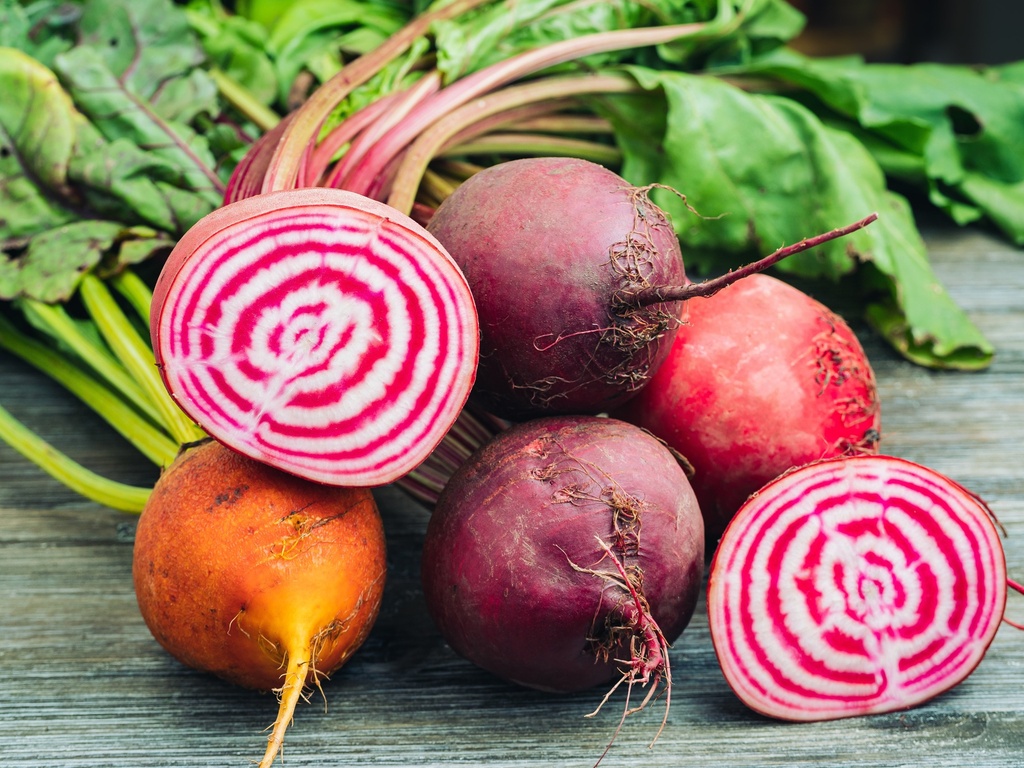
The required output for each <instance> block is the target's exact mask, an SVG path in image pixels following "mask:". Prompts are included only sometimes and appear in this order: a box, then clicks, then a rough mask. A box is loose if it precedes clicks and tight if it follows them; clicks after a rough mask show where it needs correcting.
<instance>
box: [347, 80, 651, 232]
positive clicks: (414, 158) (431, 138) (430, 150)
mask: <svg viewBox="0 0 1024 768" xmlns="http://www.w3.org/2000/svg"><path fill="white" fill-rule="evenodd" d="M636 88H637V84H636V81H635V80H633V79H632V78H630V77H627V76H624V75H611V74H609V75H589V74H588V75H566V76H563V77H557V78H556V77H551V78H547V79H542V80H537V81H533V82H529V83H526V84H524V85H520V86H515V87H509V88H506V89H504V90H502V91H499V92H497V93H493V94H490V95H488V96H485V97H481V98H480V99H477V100H476V101H472V102H470V103H468V104H465V105H464V106H462V107H460V108H457V109H453V110H452V111H450V112H449V113H448V114H447V115H445V116H444V117H441V118H440V119H438V120H437V121H436V122H433V123H432V124H431V126H430V128H428V129H427V130H425V131H423V132H422V134H421V135H420V136H419V138H417V139H416V140H415V142H414V143H413V144H412V145H411V146H410V147H409V149H408V150H407V151H406V153H405V155H404V157H403V159H402V162H401V165H400V166H399V167H398V170H397V172H396V173H395V177H394V179H393V181H392V185H391V186H392V189H393V191H392V193H391V196H390V197H389V198H388V204H389V205H391V206H392V207H393V208H397V209H398V210H400V211H403V212H405V213H408V211H409V210H411V209H412V204H413V200H414V198H415V196H416V190H417V189H418V187H419V183H420V180H421V179H422V178H423V174H424V172H425V171H426V168H427V165H428V164H429V163H430V161H431V160H432V159H433V158H434V157H435V156H436V155H437V153H438V152H440V151H441V150H442V148H444V147H445V146H446V145H447V144H448V142H449V141H451V140H452V139H454V138H455V137H457V136H460V135H462V134H463V133H464V132H466V131H468V130H470V128H471V126H473V125H474V124H476V123H477V122H478V121H481V120H487V119H489V118H492V117H495V116H498V115H501V114H502V113H505V112H508V111H510V110H516V109H521V108H525V107H527V106H528V105H531V104H535V103H540V102H544V101H547V100H552V99H553V100H559V101H561V100H564V99H566V98H568V97H569V96H573V95H582V94H586V93H623V92H629V91H632V90H635V89H636ZM442 93H443V92H442ZM360 170H362V169H360Z"/></svg>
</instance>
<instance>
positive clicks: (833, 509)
mask: <svg viewBox="0 0 1024 768" xmlns="http://www.w3.org/2000/svg"><path fill="white" fill-rule="evenodd" d="M709 574H710V575H709V581H708V597H707V599H708V620H709V623H710V628H711V637H712V641H713V643H714V647H715V652H716V654H717V655H718V660H719V662H720V664H721V667H722V671H723V673H724V674H725V678H726V680H727V681H728V683H729V685H730V687H731V688H732V689H733V691H735V693H736V695H737V696H739V698H740V699H741V700H742V701H743V702H744V703H745V704H746V705H747V706H749V707H750V708H752V709H754V710H756V711H758V712H761V713H763V714H765V715H768V716H770V717H775V718H779V719H783V720H796V721H814V720H832V719H837V718H841V717H850V716H854V715H867V714H873V713H881V712H891V711H895V710H901V709H906V708H909V707H913V706H915V705H918V704H921V703H922V702H924V701H926V700H928V699H930V698H932V697H934V696H936V695H938V694H940V693H942V692H944V691H946V690H948V689H950V688H952V687H953V686H955V685H957V684H958V683H960V682H962V681H963V680H964V679H965V678H966V677H967V676H968V675H969V674H971V672H972V671H974V669H975V667H976V666H977V665H978V663H979V662H980V661H981V659H982V657H983V656H984V654H985V651H986V650H987V649H988V646H989V644H990V643H991V642H992V638H993V637H994V636H995V634H996V630H997V629H998V628H999V625H1000V621H1001V620H1002V618H1003V611H1004V608H1005V604H1006V595H1007V572H1006V561H1005V558H1004V553H1003V549H1002V544H1001V542H1000V531H999V529H998V528H997V525H996V523H995V520H994V519H993V517H992V516H991V512H990V510H989V509H988V507H987V506H986V505H985V504H984V503H983V502H982V501H981V500H980V499H979V498H978V497H977V496H975V495H973V494H972V493H971V492H969V491H967V490H966V489H964V488H963V487H961V486H960V485H958V484H956V483H955V482H953V481H952V480H950V479H949V478H947V477H945V476H943V475H941V474H940V473H938V472H935V471H934V470H931V469H928V468H926V467H923V466H920V465H918V464H915V463H912V462H910V461H906V460H903V459H899V458H894V457H891V456H881V455H865V456H855V457H847V458H840V459H831V460H826V461H822V462H819V463H815V464H810V465H806V466H804V467H802V468H799V469H796V470H793V471H792V472H790V473H788V474H785V475H782V476H781V477H780V478H777V479H776V480H774V481H772V482H771V483H769V484H768V485H766V486H765V487H764V488H763V489H762V490H760V491H759V492H758V493H757V494H755V495H753V496H751V498H750V499H749V500H748V501H747V503H746V504H745V505H744V506H743V507H742V508H741V509H740V511H739V512H738V513H737V515H736V517H735V518H734V519H733V521H732V522H731V523H730V524H729V526H728V528H727V529H726V532H725V535H724V536H723V537H722V539H721V542H720V544H719V547H718V549H717V550H716V553H715V556H714V559H713V561H712V564H711V568H710V571H709Z"/></svg>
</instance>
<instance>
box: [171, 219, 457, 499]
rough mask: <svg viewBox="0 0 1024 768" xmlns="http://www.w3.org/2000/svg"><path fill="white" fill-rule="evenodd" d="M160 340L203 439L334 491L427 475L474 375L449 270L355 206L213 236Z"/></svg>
mask: <svg viewBox="0 0 1024 768" xmlns="http://www.w3.org/2000/svg"><path fill="white" fill-rule="evenodd" d="M243 204H244V201H243ZM157 329H158V333H157V334H156V335H157V337H158V358H159V361H160V364H161V365H162V373H163V376H164V379H165V382H166V383H167V386H168V389H169V390H170V391H171V393H172V395H173V396H174V397H175V399H176V400H177V402H178V403H179V404H180V406H181V407H182V408H183V409H184V410H185V411H186V412H187V413H188V414H189V415H190V416H191V417H192V418H193V419H195V420H196V422H197V423H199V424H200V426H202V427H203V428H204V429H205V430H206V431H207V432H208V433H210V434H211V435H212V436H213V437H215V438H217V439H218V440H221V441H222V442H224V443H226V444H227V445H229V446H231V447H233V448H235V449H237V450H239V451H241V452H242V453H245V454H247V455H249V456H252V457H253V458H256V459H259V460H262V461H266V462H267V463H270V464H273V465H275V466H279V467H280V468H282V469H286V470H288V471H291V472H293V473H294V474H298V475H300V476H303V477H307V478H310V479H314V480H318V481H322V482H329V483H333V484H339V485H342V484H343V485H364V486H370V485H379V484H383V483H387V482H391V481H392V480H394V479H396V478H397V477H400V476H402V475H403V474H405V473H407V472H408V471H410V470H412V469H413V468H415V466H417V465H418V464H419V463H420V462H422V461H423V459H425V458H426V456H427V455H428V454H429V452H430V451H431V450H432V449H433V448H434V447H435V446H436V444H437V443H438V442H439V441H440V439H441V437H442V436H443V434H444V433H445V432H446V431H447V429H448V428H449V427H450V426H451V424H452V422H454V420H455V418H456V417H457V415H458V413H459V411H460V410H461V408H462V406H463V405H464V404H465V401H466V398H467V397H468V393H469V389H470V387H471V385H472V381H473V376H474V372H475V367H476V353H477V326H476V316H475V310H474V307H473V301H472V297H471V295H470V293H469V288H468V286H467V285H466V283H465V280H464V278H463V277H462V274H461V272H460V271H459V270H458V267H457V266H455V264H454V262H453V261H452V260H451V258H450V257H449V256H448V255H447V254H446V253H445V252H444V251H443V250H442V249H440V247H439V246H438V245H437V244H436V242H435V241H433V240H432V238H430V237H429V236H425V233H421V232H419V231H417V229H415V228H413V227H410V226H408V225H407V224H406V223H404V222H400V221H395V220H393V219H391V218H388V217H386V216H380V215H378V214H377V213H375V212H367V211H362V210H359V209H358V208H353V207H348V206H335V205H328V204H323V205H301V206H288V207H285V208H281V209H270V210H266V211H263V212H261V213H260V214H259V215H256V216H252V217H246V218H244V220H240V221H237V222H233V223H231V224H229V225H228V226H224V227H221V228H220V229H218V230H217V231H216V233H215V234H214V235H212V236H210V237H208V238H207V239H205V240H204V241H202V242H201V244H200V245H199V246H198V247H197V248H196V249H195V250H194V251H193V252H191V253H190V254H189V256H188V258H187V260H185V261H184V262H182V265H181V267H180V268H179V269H178V271H177V273H176V274H174V275H173V280H172V281H171V282H170V283H169V286H168V288H167V292H166V296H165V297H164V303H163V307H162V314H161V316H160V318H159V322H158V325H157Z"/></svg>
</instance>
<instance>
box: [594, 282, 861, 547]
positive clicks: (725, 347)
mask: <svg viewBox="0 0 1024 768" xmlns="http://www.w3.org/2000/svg"><path fill="white" fill-rule="evenodd" d="M613 415H615V416H616V417H617V418H621V419H623V420H624V421H629V422H631V423H633V424H636V425H638V426H640V427H643V428H644V429H648V430H650V431H651V432H652V433H654V434H655V435H657V436H658V437H660V438H661V439H662V440H664V441H665V442H666V443H667V444H668V445H670V446H671V447H672V448H674V449H675V450H676V451H678V452H679V453H681V454H683V455H684V456H685V457H686V459H687V461H689V463H690V464H691V466H692V467H693V474H692V476H691V478H690V481H691V482H692V484H693V489H694V492H695V493H696V494H697V499H698V501H699V502H700V508H701V512H703V514H704V530H705V533H706V535H707V537H708V542H707V545H706V546H707V549H708V551H710V550H711V549H713V547H714V544H715V542H717V540H718V537H719V536H721V534H722V531H723V530H724V529H725V526H726V524H727V523H728V522H729V520H730V519H731V518H732V516H733V515H734V514H735V513H736V510H737V509H739V507H740V505H741V504H743V502H744V501H745V500H746V498H747V497H748V496H749V495H750V494H752V493H754V492H755V491H757V490H758V489H759V488H761V487H762V486H763V485H765V484H766V483H768V482H769V481H770V480H773V479H774V478H775V477H777V476H778V475H780V474H782V473H783V472H786V471H787V470H789V469H792V468H793V467H797V466H800V465H802V464H806V463H808V462H811V461H816V460H818V459H824V458H830V457H833V456H842V455H846V454H857V453H874V452H875V451H877V448H878V441H879V440H880V430H881V406H880V402H879V397H878V391H877V386H876V383H875V375H874V372H873V370H872V367H871V363H870V361H869V360H868V358H867V355H866V354H865V352H864V349H863V347H862V346H861V344H860V342H859V341H858V339H857V336H856V335H855V334H854V332H853V331H852V330H851V329H850V327H849V326H848V325H847V324H846V322H844V321H843V319H842V318H841V317H839V316H838V315H836V314H835V313H834V312H832V311H831V310H829V309H828V308H827V307H826V306H825V305H823V304H822V303H821V302H819V301H817V300H815V299H813V298H812V297H811V296H808V295H807V294H806V293H804V292H803V291H800V290H798V289H797V288H794V287H793V286H791V285H789V284H787V283H784V282H782V281H781V280H779V279H777V278H774V277H769V276H768V275H751V276H750V277H748V278H747V279H745V280H743V281H741V282H739V283H736V284H735V285H732V286H730V287H729V288H726V289H725V290H723V291H721V292H720V293H718V294H716V295H715V296H712V297H710V298H707V299H703V300H701V301H690V302H687V303H686V305H685V308H684V310H683V325H682V327H681V328H680V329H679V333H678V335H677V336H676V339H675V343H674V344H673V347H672V350H671V351H670V352H669V355H668V357H667V359H666V361H665V363H664V364H663V365H662V367H661V369H659V371H658V372H657V373H656V374H655V375H654V377H653V378H652V379H651V381H650V383H649V384H648V385H647V387H645V388H644V389H643V391H641V392H640V393H639V394H638V395H637V396H636V397H635V398H633V399H632V400H630V401H629V402H628V403H626V404H625V406H623V407H622V408H621V409H619V410H616V411H614V412H613Z"/></svg>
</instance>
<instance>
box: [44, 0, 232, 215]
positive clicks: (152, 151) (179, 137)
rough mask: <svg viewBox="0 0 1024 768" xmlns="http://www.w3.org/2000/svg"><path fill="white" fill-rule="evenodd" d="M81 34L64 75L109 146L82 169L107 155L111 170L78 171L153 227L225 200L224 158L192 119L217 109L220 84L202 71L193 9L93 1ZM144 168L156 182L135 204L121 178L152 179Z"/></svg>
mask: <svg viewBox="0 0 1024 768" xmlns="http://www.w3.org/2000/svg"><path fill="white" fill-rule="evenodd" d="M81 35H82V43H81V44H80V45H78V46H76V47H75V48H73V49H72V50H70V51H68V52H66V53H64V54H61V55H60V56H58V57H57V59H56V67H57V74H58V75H59V76H60V78H61V80H62V82H63V83H65V85H66V86H67V88H68V90H69V92H70V94H71V96H72V98H73V99H74V100H75V103H76V105H77V106H78V108H79V110H80V111H81V112H83V113H84V114H85V115H86V116H87V117H88V118H89V119H90V121H91V122H92V123H93V125H94V126H95V128H96V129H97V130H98V132H99V134H100V135H101V136H102V137H103V138H105V139H106V140H107V144H106V145H105V146H103V147H102V148H98V149H95V150H91V151H90V156H89V157H87V158H81V159H80V161H79V163H78V164H77V166H73V168H74V167H78V168H82V167H85V168H86V169H90V168H91V169H95V166H96V165H97V160H98V157H99V156H100V155H102V156H103V162H104V163H105V164H107V165H108V166H109V168H108V169H107V170H106V171H105V172H102V173H96V172H95V170H93V171H92V172H88V173H80V174H79V175H78V176H77V177H76V178H78V179H80V180H85V181H87V182H88V183H90V184H93V185H98V186H100V187H101V189H102V190H103V191H107V190H106V187H107V186H109V187H110V190H109V191H111V192H112V193H113V195H114V196H115V197H117V198H119V199H121V200H122V201H123V202H125V203H127V204H128V205H129V206H130V207H136V208H137V210H138V212H139V214H140V215H141V216H142V217H143V219H144V220H145V221H147V222H148V223H150V224H152V225H153V226H156V227H159V228H162V229H168V230H169V231H172V232H178V233H180V232H183V231H184V229H187V228H188V227H189V226H191V225H192V224H193V223H195V221H196V220H197V218H198V217H197V214H198V215H199V216H201V215H202V214H203V213H205V212H209V211H210V210H212V209H213V208H215V207H216V206H217V205H219V204H220V202H221V199H222V198H221V195H222V184H221V182H220V180H219V179H218V177H217V176H216V174H215V172H214V171H213V170H212V169H213V168H214V166H215V162H216V160H215V158H214V156H213V154H212V153H211V152H210V149H209V146H208V144H207V142H206V140H205V139H204V138H203V137H202V136H200V135H198V134H197V133H196V132H195V131H194V130H193V129H192V128H191V127H190V126H189V125H188V122H187V121H188V120H190V119H192V118H193V117H195V115H196V114H197V113H199V112H203V113H206V112H211V111H216V109H217V108H216V88H215V86H214V85H213V83H212V81H210V79H209V77H208V76H207V75H206V74H205V73H204V72H202V71H200V70H198V69H196V67H197V66H198V64H199V63H200V62H202V61H203V52H202V49H201V48H200V46H199V44H198V42H197V41H196V39H195V37H194V36H193V35H192V33H191V30H190V29H189V27H188V24H187V21H186V20H185V17H184V14H183V12H181V11H180V10H179V9H176V8H174V6H173V5H172V4H171V3H170V2H167V0H154V1H153V2H148V3H129V2H127V1H126V0H94V2H91V3H89V4H88V5H87V6H86V9H85V13H84V15H83V17H82V22H81ZM122 152H125V153H126V155H125V157H124V158H123V159H122V157H121V153H122ZM140 155H145V156H146V159H145V160H143V159H140ZM111 164H112V165H111ZM142 170H145V171H147V172H149V171H152V172H154V173H155V179H154V180H153V182H152V185H151V187H152V189H151V194H150V195H149V196H148V197H146V198H145V199H143V200H140V201H139V205H138V206H134V205H133V204H132V197H131V196H125V195H123V194H120V193H119V192H118V191H117V189H116V185H117V183H122V182H132V183H133V186H134V187H135V188H140V187H142V186H144V185H142V184H141V183H138V182H140V181H141V180H140V179H139V178H138V174H139V173H140V172H141V171H142ZM160 196H162V197H163V198H164V202H163V203H162V204H161V203H160V201H159V200H157V199H156V198H157V197H160ZM160 208H163V209H164V211H163V212H162V213H161V214H159V215H157V214H155V213H154V212H155V211H157V210H158V209H160Z"/></svg>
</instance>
